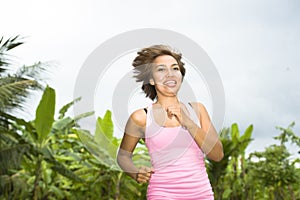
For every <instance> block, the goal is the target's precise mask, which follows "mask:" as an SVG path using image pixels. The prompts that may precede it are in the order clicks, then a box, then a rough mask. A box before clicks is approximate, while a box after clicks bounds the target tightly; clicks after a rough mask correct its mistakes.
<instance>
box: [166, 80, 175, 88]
mask: <svg viewBox="0 0 300 200" xmlns="http://www.w3.org/2000/svg"><path fill="white" fill-rule="evenodd" d="M176 84H177V81H173V80H172V81H166V82H164V85H166V86H168V87H174V86H176Z"/></svg>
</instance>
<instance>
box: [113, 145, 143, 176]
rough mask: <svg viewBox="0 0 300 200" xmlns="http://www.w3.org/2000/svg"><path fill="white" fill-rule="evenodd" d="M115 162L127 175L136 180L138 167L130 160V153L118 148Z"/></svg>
mask: <svg viewBox="0 0 300 200" xmlns="http://www.w3.org/2000/svg"><path fill="white" fill-rule="evenodd" d="M117 162H118V164H119V166H120V167H121V169H122V170H123V171H124V172H125V173H126V174H127V175H129V176H130V177H131V178H133V179H135V180H136V175H137V173H138V168H137V167H136V166H135V165H134V163H133V161H132V153H130V152H127V151H125V150H122V149H120V150H119V152H118V156H117Z"/></svg>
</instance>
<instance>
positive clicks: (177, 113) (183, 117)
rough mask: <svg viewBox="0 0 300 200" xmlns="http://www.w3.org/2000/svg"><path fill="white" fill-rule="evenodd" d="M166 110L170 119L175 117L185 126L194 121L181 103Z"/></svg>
mask: <svg viewBox="0 0 300 200" xmlns="http://www.w3.org/2000/svg"><path fill="white" fill-rule="evenodd" d="M166 112H167V115H168V117H169V118H170V119H172V118H173V117H175V118H176V119H177V121H178V122H179V123H180V125H181V126H183V127H187V125H188V124H190V123H191V122H192V120H191V119H190V117H189V115H188V114H187V111H186V108H184V107H183V105H181V104H179V105H174V106H169V107H167V109H166Z"/></svg>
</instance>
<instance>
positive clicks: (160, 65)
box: [155, 63, 178, 68]
mask: <svg viewBox="0 0 300 200" xmlns="http://www.w3.org/2000/svg"><path fill="white" fill-rule="evenodd" d="M176 65H178V64H177V63H173V64H172V65H171V67H173V66H176ZM155 67H156V68H157V67H166V65H165V64H158V65H156V66H155Z"/></svg>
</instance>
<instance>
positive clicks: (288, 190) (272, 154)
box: [249, 122, 300, 200]
mask: <svg viewBox="0 0 300 200" xmlns="http://www.w3.org/2000/svg"><path fill="white" fill-rule="evenodd" d="M294 125H295V123H294V122H293V123H292V124H290V125H289V126H288V127H287V128H282V127H277V128H278V129H279V130H281V131H282V133H281V134H279V135H278V136H276V137H275V139H276V140H279V142H280V144H279V145H278V144H273V145H270V146H269V147H267V148H266V149H265V151H262V152H254V153H251V154H250V157H249V172H250V173H251V176H252V177H253V180H254V181H255V182H254V183H253V185H254V186H256V187H255V190H254V194H253V197H252V198H253V199H258V198H260V199H275V200H283V199H292V200H295V199H300V193H299V187H300V171H299V168H297V167H296V163H299V162H300V160H299V159H295V160H291V159H290V156H291V154H290V152H289V151H288V149H287V147H286V143H287V142H291V143H294V144H296V145H297V146H298V147H300V137H298V136H297V135H296V134H295V133H294V132H293V131H292V127H293V126H294ZM262 194H264V195H263V196H262Z"/></svg>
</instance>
